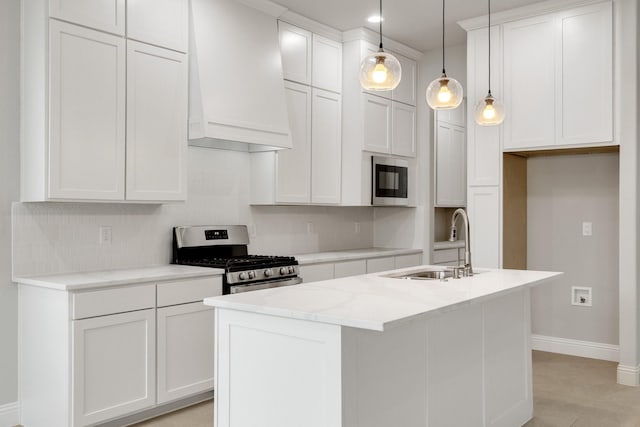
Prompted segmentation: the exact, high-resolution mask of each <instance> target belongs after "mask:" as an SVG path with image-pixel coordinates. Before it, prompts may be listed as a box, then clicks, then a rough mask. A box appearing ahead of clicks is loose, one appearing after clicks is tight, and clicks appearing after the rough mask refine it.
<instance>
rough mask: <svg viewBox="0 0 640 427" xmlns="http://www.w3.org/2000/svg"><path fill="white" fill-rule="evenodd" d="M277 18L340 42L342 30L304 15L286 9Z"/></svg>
mask: <svg viewBox="0 0 640 427" xmlns="http://www.w3.org/2000/svg"><path fill="white" fill-rule="evenodd" d="M278 19H280V20H281V21H284V22H286V23H287V24H291V25H295V26H296V27H300V28H302V29H305V30H307V31H311V32H312V33H315V34H319V35H321V36H323V37H326V38H328V39H331V40H333V41H336V42H339V43H342V32H341V31H340V30H336V29H335V28H333V27H329V26H328V25H325V24H321V23H320V22H317V21H314V20H312V19H309V18H307V17H306V16H302V15H299V14H297V13H295V12H292V11H290V10H287V11H285V12H284V13H283V14H282V15H280V16H279V17H278Z"/></svg>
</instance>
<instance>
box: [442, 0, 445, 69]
mask: <svg viewBox="0 0 640 427" xmlns="http://www.w3.org/2000/svg"><path fill="white" fill-rule="evenodd" d="M442 74H443V75H444V74H446V72H445V71H444V0H442Z"/></svg>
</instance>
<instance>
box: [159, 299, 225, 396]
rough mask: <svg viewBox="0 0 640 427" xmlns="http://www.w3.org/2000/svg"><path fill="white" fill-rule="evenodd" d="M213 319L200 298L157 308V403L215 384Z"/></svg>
mask: <svg viewBox="0 0 640 427" xmlns="http://www.w3.org/2000/svg"><path fill="white" fill-rule="evenodd" d="M211 296H213V295H211ZM214 319H215V317H214V310H213V307H207V306H204V305H203V304H202V303H201V302H194V303H191V304H182V305H176V306H172V307H162V308H158V352H157V356H158V403H166V402H170V401H172V400H176V399H179V398H182V397H186V396H189V395H193V394H196V393H198V392H202V391H206V390H211V389H212V388H213V365H214V339H213V338H214ZM185 331H188V333H185Z"/></svg>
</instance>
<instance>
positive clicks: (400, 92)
mask: <svg viewBox="0 0 640 427" xmlns="http://www.w3.org/2000/svg"><path fill="white" fill-rule="evenodd" d="M392 53H393V55H394V56H395V57H396V58H398V61H399V62H400V66H401V67H402V79H400V83H399V84H398V87H396V88H395V89H394V90H393V92H392V93H391V99H393V100H394V101H398V102H402V103H404V104H409V105H413V106H415V105H416V95H417V93H418V89H417V87H416V82H417V76H418V64H417V63H416V61H414V60H413V59H409V58H407V57H406V56H403V55H400V54H399V53H394V52H392Z"/></svg>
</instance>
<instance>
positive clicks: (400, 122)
mask: <svg viewBox="0 0 640 427" xmlns="http://www.w3.org/2000/svg"><path fill="white" fill-rule="evenodd" d="M391 129H392V136H391V153H392V154H395V155H398V156H406V157H415V156H416V107H412V106H410V105H406V104H402V103H400V102H395V101H393V102H392V107H391Z"/></svg>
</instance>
